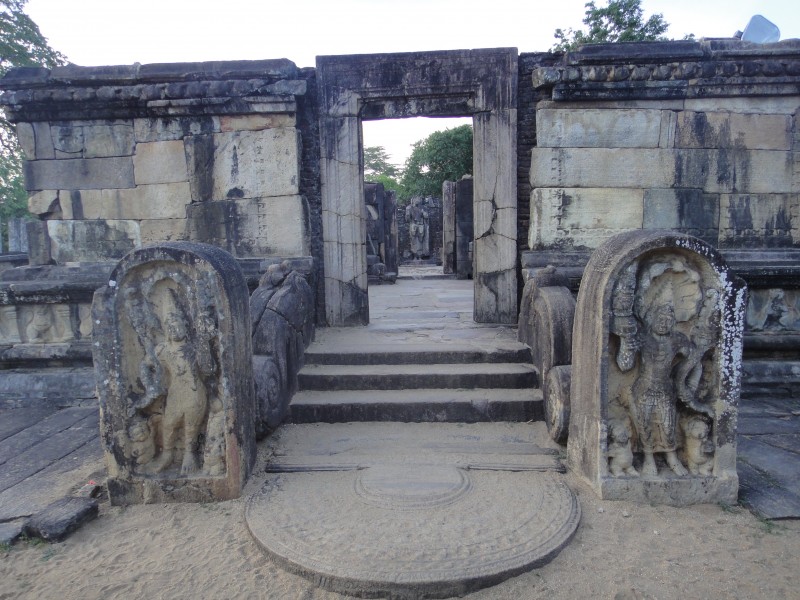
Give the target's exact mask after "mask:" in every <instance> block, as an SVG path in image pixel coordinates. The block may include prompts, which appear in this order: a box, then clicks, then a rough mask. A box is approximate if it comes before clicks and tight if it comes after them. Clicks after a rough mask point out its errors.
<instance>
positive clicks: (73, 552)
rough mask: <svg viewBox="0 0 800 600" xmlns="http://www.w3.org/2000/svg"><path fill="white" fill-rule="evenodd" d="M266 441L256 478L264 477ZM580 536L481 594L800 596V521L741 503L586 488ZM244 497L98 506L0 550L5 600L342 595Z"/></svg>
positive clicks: (254, 485)
mask: <svg viewBox="0 0 800 600" xmlns="http://www.w3.org/2000/svg"><path fill="white" fill-rule="evenodd" d="M268 453H269V448H268V446H266V445H262V447H261V449H260V456H259V465H258V467H257V471H256V474H257V475H256V476H255V477H254V478H253V479H252V480H251V481H250V482H249V483H248V486H247V489H246V493H247V494H249V493H252V492H254V491H255V490H257V489H259V487H260V486H261V484H262V482H263V481H264V478H265V475H260V473H261V472H262V471H263V463H264V460H265V459H266V455H267V454H268ZM570 484H571V487H572V488H573V489H574V490H575V491H576V493H578V495H579V499H580V503H581V507H582V510H583V517H582V522H581V525H580V527H579V528H578V532H577V534H576V536H575V538H574V539H573V541H572V543H571V544H570V545H568V546H567V547H566V548H565V549H564V550H563V551H562V552H561V553H560V554H559V555H558V556H557V557H556V558H555V559H554V560H553V561H552V562H551V563H550V564H548V565H546V566H544V567H543V568H540V569H538V570H534V571H531V572H529V573H526V574H524V575H521V576H518V577H515V578H512V579H510V580H508V581H506V582H504V583H502V584H500V585H497V586H494V587H491V588H487V589H485V590H481V591H479V592H475V593H473V594H471V595H469V596H467V597H468V598H472V599H475V600H477V599H494V598H498V599H509V600H511V599H514V600H520V599H523V600H524V599H535V598H614V599H629V598H630V599H634V598H635V599H642V598H648V599H649V598H659V599H661V598H681V599H683V598H770V599H779V598H800V569H799V568H798V567H800V562H798V556H800V521H783V522H763V521H760V520H759V519H757V518H756V517H754V516H753V515H752V514H750V513H749V512H748V511H746V510H745V509H742V508H740V507H720V506H716V505H702V506H696V507H691V508H684V509H676V508H670V507H663V506H647V505H637V504H632V503H628V502H610V501H601V500H598V499H597V498H596V497H595V496H594V494H593V493H592V492H591V491H590V490H589V489H588V488H585V487H583V486H582V485H581V484H579V483H576V482H572V481H570ZM243 511H244V500H243V499H240V500H235V501H230V502H221V503H217V504H207V505H191V504H171V505H150V506H132V507H127V508H122V507H112V506H109V505H108V503H107V502H106V503H103V504H102V506H101V514H100V518H99V519H97V520H96V521H94V522H92V523H89V524H87V525H85V526H84V527H83V528H82V529H81V530H79V531H78V532H77V533H75V534H73V536H72V537H70V538H69V539H67V540H66V541H65V542H62V543H58V544H52V545H49V544H43V543H38V544H37V543H34V542H25V541H23V542H21V543H17V544H16V545H14V546H12V547H11V548H10V549H7V548H6V549H2V550H0V599H11V598H14V599H17V598H19V599H26V598H30V599H37V600H39V599H43V598H46V599H50V598H57V599H59V600H70V599H73V598H74V599H81V600H90V599H94V598H97V599H100V598H103V599H108V598H152V599H157V598H158V599H160V598H171V599H172V598H192V599H206V598H281V599H283V598H302V599H321V598H326V599H327V598H329V599H333V598H344V597H345V596H340V595H339V594H334V593H331V592H327V591H325V590H322V589H320V588H318V587H316V586H315V585H314V584H312V583H311V582H309V581H307V580H305V579H303V578H301V577H298V576H295V575H292V574H289V573H287V572H285V571H283V570H282V569H281V568H279V567H277V566H275V565H274V564H272V563H271V562H270V561H269V559H267V558H266V557H265V556H264V555H263V554H262V552H261V551H260V550H259V549H258V547H257V546H256V544H255V543H254V542H253V540H252V539H251V537H250V534H249V533H248V531H247V528H246V526H245V521H244V515H243Z"/></svg>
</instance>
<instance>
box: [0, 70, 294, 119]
mask: <svg viewBox="0 0 800 600" xmlns="http://www.w3.org/2000/svg"><path fill="white" fill-rule="evenodd" d="M0 89H2V90H3V94H2V95H0V105H2V106H4V107H5V110H6V114H7V116H8V118H9V119H10V120H11V121H14V122H16V121H44V120H75V119H124V118H135V117H151V118H152V117H174V116H202V115H219V114H242V113H264V112H295V110H296V105H295V98H296V97H297V96H302V95H304V94H305V93H306V81H305V79H303V78H302V76H301V75H300V73H299V71H298V69H297V67H296V66H295V64H294V63H292V62H291V61H289V60H286V59H278V60H265V61H224V62H206V63H172V64H150V65H139V64H134V65H122V66H106V67H80V66H76V65H67V66H65V67H56V68H54V69H40V68H19V69H12V70H11V71H9V72H8V73H7V74H6V76H5V77H4V78H3V79H2V80H0Z"/></svg>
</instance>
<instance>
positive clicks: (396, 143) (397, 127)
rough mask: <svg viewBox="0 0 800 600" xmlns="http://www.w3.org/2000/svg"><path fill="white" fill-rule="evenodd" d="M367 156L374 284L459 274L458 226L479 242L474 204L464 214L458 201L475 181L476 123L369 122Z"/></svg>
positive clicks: (370, 259) (364, 145) (368, 250)
mask: <svg viewBox="0 0 800 600" xmlns="http://www.w3.org/2000/svg"><path fill="white" fill-rule="evenodd" d="M361 156H362V161H361V162H362V164H363V169H364V171H363V172H364V203H365V207H364V208H365V214H364V216H365V219H366V254H367V266H368V275H369V277H368V281H369V283H370V284H373V285H374V284H377V283H385V282H392V281H394V280H395V277H397V276H400V277H412V278H413V277H425V276H430V277H442V276H445V275H447V276H455V275H456V273H457V271H456V269H455V259H456V234H457V233H458V231H459V230H458V228H457V227H456V223H457V221H459V222H460V223H461V224H462V227H461V229H462V230H463V231H462V233H464V232H466V229H467V228H466V227H465V224H466V222H467V221H468V223H469V235H470V239H469V240H467V241H465V243H463V246H464V248H465V249H466V248H468V246H469V244H470V243H471V241H472V239H471V235H472V198H471V197H470V198H469V199H468V202H464V199H463V198H462V202H461V211H458V210H457V204H456V198H455V191H456V182H457V181H459V180H461V179H462V178H466V179H471V177H472V172H473V132H472V118H471V117H455V118H425V117H416V118H406V119H383V120H376V121H363V122H362V144H361ZM445 182H448V183H447V184H446V183H445ZM461 188H464V189H465V186H464V185H460V187H459V189H461ZM469 189H470V192H471V187H470V188H469ZM462 196H463V193H462ZM459 212H460V213H461V214H458V213H459ZM387 213H392V214H387ZM463 262H466V259H463ZM467 271H468V270H467V269H465V268H462V270H461V271H459V272H458V273H459V278H467ZM469 275H471V269H469Z"/></svg>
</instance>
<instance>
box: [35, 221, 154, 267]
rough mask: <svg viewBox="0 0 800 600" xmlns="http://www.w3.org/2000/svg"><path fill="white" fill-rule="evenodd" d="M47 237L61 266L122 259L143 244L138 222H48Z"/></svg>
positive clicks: (55, 258) (55, 259) (53, 256)
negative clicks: (70, 263) (72, 263)
mask: <svg viewBox="0 0 800 600" xmlns="http://www.w3.org/2000/svg"><path fill="white" fill-rule="evenodd" d="M47 234H48V236H49V237H50V256H51V257H52V259H53V260H54V261H55V262H56V263H58V264H63V263H67V262H95V261H103V260H114V259H120V258H122V257H123V256H125V255H126V254H127V253H128V252H130V251H131V250H134V249H136V248H139V247H140V246H141V245H142V238H141V233H140V230H139V223H137V222H136V221H117V220H93V221H60V220H55V221H47Z"/></svg>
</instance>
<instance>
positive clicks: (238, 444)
mask: <svg viewBox="0 0 800 600" xmlns="http://www.w3.org/2000/svg"><path fill="white" fill-rule="evenodd" d="M92 319H93V320H94V325H95V327H94V340H95V342H94V344H95V351H94V360H95V371H96V380H97V392H98V395H99V399H100V411H101V437H102V441H103V445H104V448H105V454H106V464H107V467H108V492H109V497H110V499H111V502H112V504H131V503H142V502H144V503H155V502H175V501H178V502H207V501H213V500H228V499H231V498H236V497H238V496H239V494H240V493H241V490H242V487H243V486H244V483H245V482H246V481H247V478H248V476H249V475H250V471H251V469H252V466H253V462H254V460H255V430H254V427H255V424H256V410H255V408H256V407H255V395H254V390H253V373H252V362H251V361H252V347H251V344H250V335H249V332H250V323H249V311H248V295H247V286H246V284H245V281H244V277H243V275H242V272H241V269H240V268H239V266H238V265H237V264H236V261H235V260H234V259H233V258H232V257H231V256H230V255H229V254H227V253H226V252H224V251H222V250H220V249H219V248H216V247H214V246H208V245H205V244H191V243H186V242H183V243H179V242H178V243H171V244H163V245H160V246H154V247H149V248H144V249H141V250H136V251H134V252H132V253H131V254H129V255H128V256H126V257H125V258H123V259H122V260H121V261H120V263H119V264H118V265H117V267H116V268H115V269H114V270H113V271H112V273H111V278H110V279H109V280H108V282H107V285H106V286H105V287H103V288H101V289H99V290H98V291H97V292H96V293H95V299H94V304H93V308H92Z"/></svg>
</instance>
